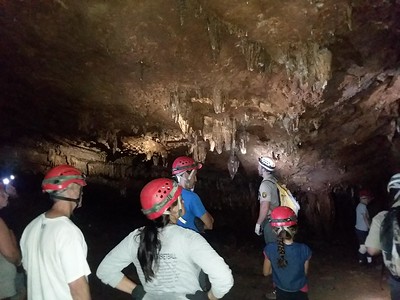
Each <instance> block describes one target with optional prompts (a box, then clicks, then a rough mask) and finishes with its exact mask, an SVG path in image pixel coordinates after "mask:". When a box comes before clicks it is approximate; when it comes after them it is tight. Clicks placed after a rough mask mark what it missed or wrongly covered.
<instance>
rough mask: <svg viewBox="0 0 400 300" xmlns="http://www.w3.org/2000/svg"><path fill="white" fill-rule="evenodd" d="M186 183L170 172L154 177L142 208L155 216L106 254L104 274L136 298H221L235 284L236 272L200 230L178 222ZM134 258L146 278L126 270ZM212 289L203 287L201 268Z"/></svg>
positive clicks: (104, 278) (99, 272) (103, 278)
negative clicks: (131, 276) (136, 279)
mask: <svg viewBox="0 0 400 300" xmlns="http://www.w3.org/2000/svg"><path fill="white" fill-rule="evenodd" d="M181 192H182V187H180V186H178V184H177V183H176V182H174V181H173V180H171V179H167V178H159V179H155V180H153V181H151V182H149V183H148V184H147V185H146V186H145V187H144V188H143V189H142V191H141V193H140V202H141V206H142V212H143V213H144V214H145V215H146V217H147V218H148V219H150V220H152V221H153V222H151V223H150V224H149V225H147V226H144V227H142V228H139V229H136V230H134V231H133V232H131V233H130V234H129V235H128V236H127V237H126V238H125V239H124V240H122V241H121V242H120V243H119V244H118V245H117V246H116V247H115V248H114V249H113V250H111V251H110V253H108V254H107V256H106V257H105V258H104V259H103V261H102V262H101V263H100V265H99V267H98V269H97V273H96V274H97V276H98V277H99V278H100V280H101V281H102V282H103V283H105V284H109V285H110V286H112V287H114V288H116V289H118V290H121V291H123V292H126V293H129V294H131V295H132V297H133V299H138V300H140V299H149V300H150V299H160V300H161V299H162V300H168V299H174V300H179V299H220V298H222V297H223V296H224V295H225V294H226V293H227V292H228V291H229V290H230V289H231V287H232V286H233V277H232V272H231V270H230V268H229V267H228V265H227V264H226V263H225V262H224V260H223V259H222V257H220V256H219V255H218V254H217V253H216V252H215V251H214V249H213V248H212V247H211V246H210V245H209V244H208V242H207V241H206V240H205V239H204V238H203V237H202V236H201V235H200V234H198V233H196V232H194V231H192V230H189V229H185V228H182V227H180V226H176V222H177V220H178V218H179V217H180V216H182V215H183V213H184V207H183V203H182V198H181ZM130 263H133V264H134V266H135V268H136V270H137V273H138V276H139V279H140V282H141V284H139V283H135V282H133V281H132V280H131V279H129V278H128V277H126V276H125V275H124V274H123V273H122V270H123V269H124V268H125V267H127V266H128V265H129V264H130ZM201 270H202V271H204V273H206V274H207V275H208V276H209V280H210V282H211V289H210V290H208V291H203V290H202V289H201V287H200V284H199V275H200V271H201Z"/></svg>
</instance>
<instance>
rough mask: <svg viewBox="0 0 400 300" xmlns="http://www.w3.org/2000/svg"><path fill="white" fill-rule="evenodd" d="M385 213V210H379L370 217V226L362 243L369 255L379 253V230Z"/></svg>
mask: <svg viewBox="0 0 400 300" xmlns="http://www.w3.org/2000/svg"><path fill="white" fill-rule="evenodd" d="M386 213H387V212H386V211H383V212H380V213H378V214H377V215H376V216H375V217H374V218H373V219H372V222H371V227H370V229H369V233H368V236H367V238H366V239H365V243H364V244H365V246H366V247H367V252H368V254H369V255H372V256H374V255H378V254H379V253H381V239H380V230H381V224H382V221H383V219H384V218H385V215H386Z"/></svg>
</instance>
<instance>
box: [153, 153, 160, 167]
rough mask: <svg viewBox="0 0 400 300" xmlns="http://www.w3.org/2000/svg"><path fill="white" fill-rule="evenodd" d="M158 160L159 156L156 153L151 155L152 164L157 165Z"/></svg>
mask: <svg viewBox="0 0 400 300" xmlns="http://www.w3.org/2000/svg"><path fill="white" fill-rule="evenodd" d="M159 162H160V157H159V156H158V154H155V155H153V165H155V166H158V163H159Z"/></svg>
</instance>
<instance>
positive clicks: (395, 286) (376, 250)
mask: <svg viewBox="0 0 400 300" xmlns="http://www.w3.org/2000/svg"><path fill="white" fill-rule="evenodd" d="M387 191H388V193H389V195H390V198H391V199H392V201H391V208H390V209H389V211H387V210H384V211H381V212H379V213H378V214H377V215H376V216H375V217H374V218H373V219H372V222H371V227H370V230H369V233H368V236H367V238H366V240H365V246H366V247H367V251H368V253H369V254H370V255H378V254H380V253H382V257H383V262H384V264H385V266H386V268H387V269H388V270H389V275H390V276H389V280H388V282H389V286H390V295H391V299H392V300H397V299H399V296H400V265H398V264H396V263H393V261H392V258H395V256H394V255H392V254H393V252H392V251H393V250H394V249H396V250H395V251H396V253H397V260H398V255H399V254H400V253H398V251H397V249H400V241H399V235H398V233H399V231H400V229H399V223H398V220H399V219H400V173H397V174H394V175H393V176H392V177H391V178H390V180H389V182H388V185H387ZM393 221H394V222H393ZM394 224H396V225H397V228H394ZM396 232H397V236H395V235H396ZM396 240H397V242H398V243H397V244H394V242H395V241H396ZM397 262H398V261H397Z"/></svg>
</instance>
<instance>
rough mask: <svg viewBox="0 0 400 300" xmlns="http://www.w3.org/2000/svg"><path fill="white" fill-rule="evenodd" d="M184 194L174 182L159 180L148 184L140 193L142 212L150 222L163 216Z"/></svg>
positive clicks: (164, 179)
mask: <svg viewBox="0 0 400 300" xmlns="http://www.w3.org/2000/svg"><path fill="white" fill-rule="evenodd" d="M181 193H182V187H181V186H179V185H178V184H177V183H176V182H175V181H174V180H172V179H168V178H158V179H154V180H152V181H150V182H149V183H148V184H146V185H145V186H144V187H143V189H142V191H141V192H140V204H141V205H142V212H143V213H144V214H145V215H146V217H147V218H148V219H150V220H154V219H156V218H158V217H159V216H161V215H162V214H163V213H164V212H165V211H166V210H167V209H168V208H169V207H170V206H171V205H172V203H174V202H175V201H176V200H177V199H178V197H179V196H180V195H181Z"/></svg>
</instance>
